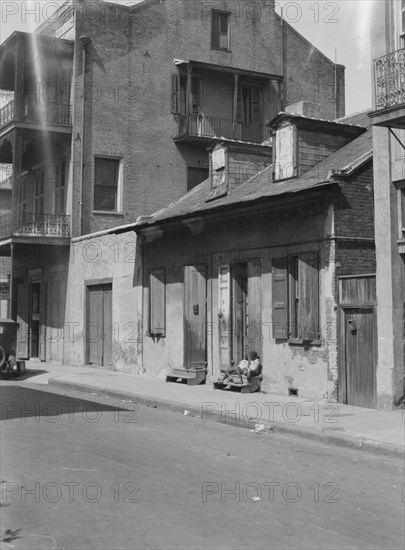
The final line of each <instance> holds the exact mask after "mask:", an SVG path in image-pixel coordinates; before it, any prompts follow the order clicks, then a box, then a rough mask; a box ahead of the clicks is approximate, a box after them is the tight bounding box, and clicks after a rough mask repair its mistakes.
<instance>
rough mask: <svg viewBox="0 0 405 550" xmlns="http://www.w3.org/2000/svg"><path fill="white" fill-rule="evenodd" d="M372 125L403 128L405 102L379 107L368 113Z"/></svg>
mask: <svg viewBox="0 0 405 550" xmlns="http://www.w3.org/2000/svg"><path fill="white" fill-rule="evenodd" d="M368 116H369V117H370V118H371V124H372V125H373V126H383V127H385V128H396V129H398V130H403V129H405V103H403V104H402V105H398V106H395V107H390V108H388V109H379V110H378V111H371V112H370V113H368Z"/></svg>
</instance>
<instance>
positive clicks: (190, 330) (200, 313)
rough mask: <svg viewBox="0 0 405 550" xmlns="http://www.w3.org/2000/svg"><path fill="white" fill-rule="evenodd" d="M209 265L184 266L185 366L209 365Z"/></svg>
mask: <svg viewBox="0 0 405 550" xmlns="http://www.w3.org/2000/svg"><path fill="white" fill-rule="evenodd" d="M206 310H207V266H206V265H187V266H185V268H184V367H185V368H186V369H197V370H200V369H201V370H204V371H205V369H206V365H207V313H206Z"/></svg>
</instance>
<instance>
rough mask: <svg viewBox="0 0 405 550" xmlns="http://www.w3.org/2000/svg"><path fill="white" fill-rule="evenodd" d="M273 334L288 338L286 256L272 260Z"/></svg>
mask: <svg viewBox="0 0 405 550" xmlns="http://www.w3.org/2000/svg"><path fill="white" fill-rule="evenodd" d="M272 298H273V336H274V338H275V339H276V340H286V339H287V338H288V273H287V258H275V259H274V260H273V297H272Z"/></svg>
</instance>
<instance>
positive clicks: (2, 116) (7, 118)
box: [0, 99, 14, 128]
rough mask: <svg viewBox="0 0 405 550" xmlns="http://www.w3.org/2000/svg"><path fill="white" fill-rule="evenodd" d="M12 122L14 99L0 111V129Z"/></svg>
mask: <svg viewBox="0 0 405 550" xmlns="http://www.w3.org/2000/svg"><path fill="white" fill-rule="evenodd" d="M13 120H14V99H13V100H12V101H9V102H8V103H7V104H6V105H4V107H2V108H1V109H0V128H3V127H4V126H7V124H9V123H10V122H12V121H13Z"/></svg>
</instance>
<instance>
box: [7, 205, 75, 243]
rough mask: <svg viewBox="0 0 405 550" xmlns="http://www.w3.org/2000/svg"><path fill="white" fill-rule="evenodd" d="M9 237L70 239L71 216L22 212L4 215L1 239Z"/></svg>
mask: <svg viewBox="0 0 405 550" xmlns="http://www.w3.org/2000/svg"><path fill="white" fill-rule="evenodd" d="M9 237H46V239H49V238H52V237H57V238H60V237H65V238H69V237H70V216H66V215H64V214H38V213H34V212H22V211H21V212H19V213H17V214H15V213H13V212H9V213H7V214H3V215H2V216H0V239H6V238H9ZM23 242H24V240H23Z"/></svg>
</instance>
